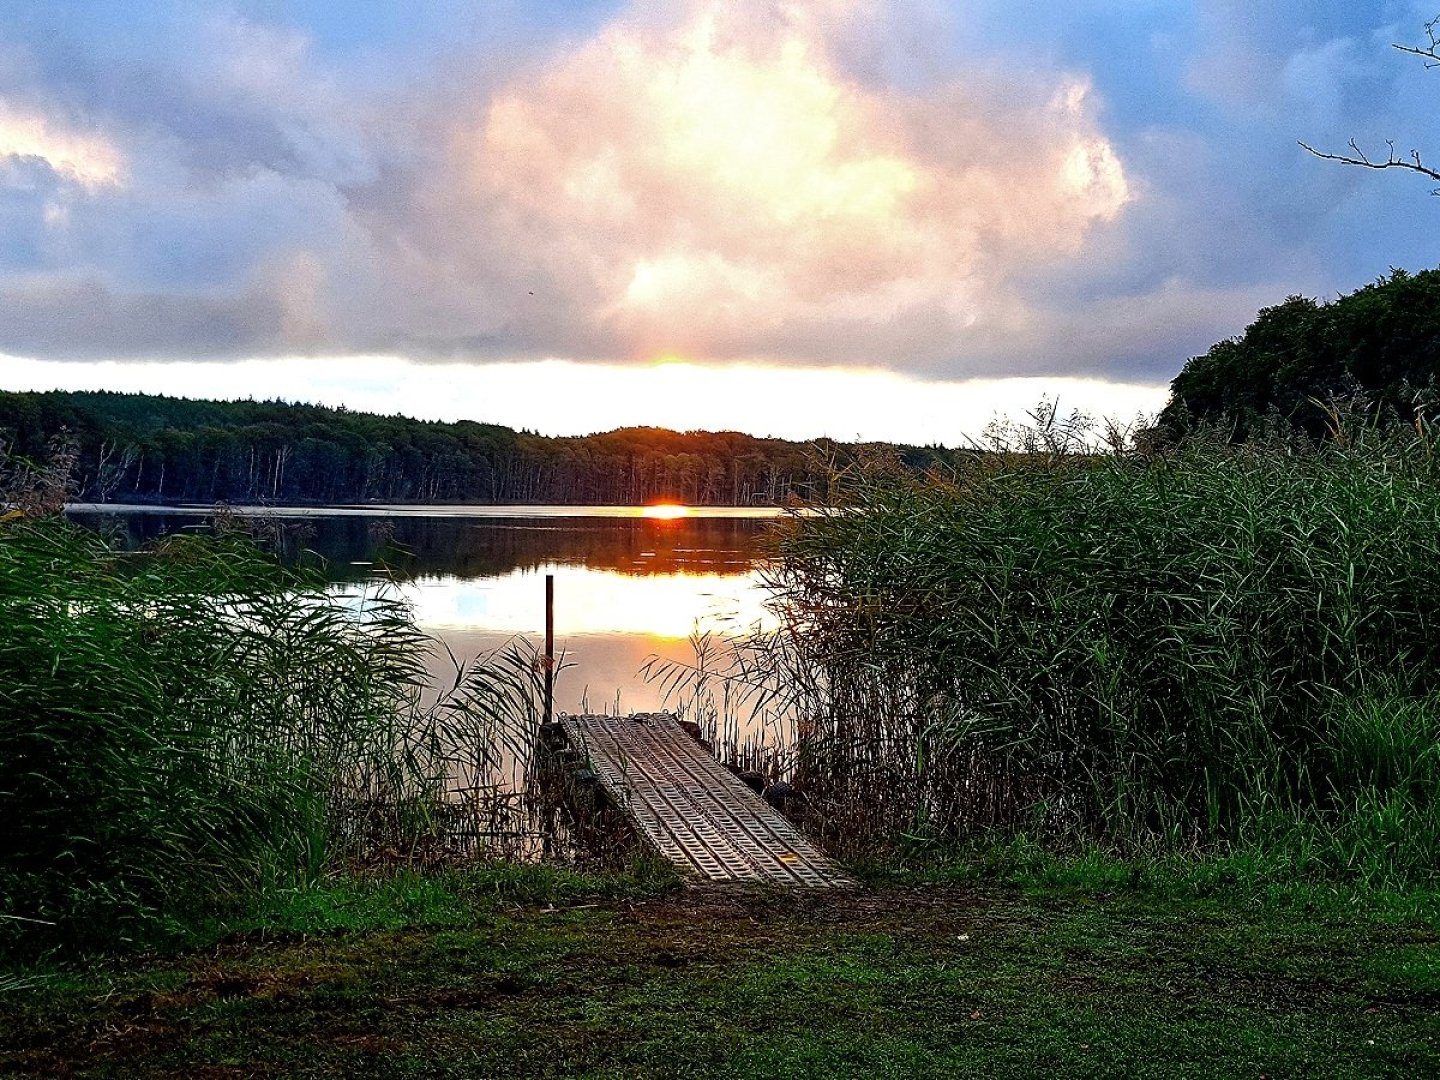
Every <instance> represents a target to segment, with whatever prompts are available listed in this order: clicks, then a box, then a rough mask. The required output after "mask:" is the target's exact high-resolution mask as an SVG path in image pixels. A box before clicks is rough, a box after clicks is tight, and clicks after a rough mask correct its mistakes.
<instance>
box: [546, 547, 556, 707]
mask: <svg viewBox="0 0 1440 1080" xmlns="http://www.w3.org/2000/svg"><path fill="white" fill-rule="evenodd" d="M553 719H555V575H554V574H546V575H545V723H547V724H548V723H550V721H552V720H553Z"/></svg>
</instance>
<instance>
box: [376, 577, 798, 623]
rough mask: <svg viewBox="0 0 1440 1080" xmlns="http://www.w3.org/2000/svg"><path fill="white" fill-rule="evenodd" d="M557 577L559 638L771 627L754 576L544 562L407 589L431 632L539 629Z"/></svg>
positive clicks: (434, 580) (427, 582) (442, 579)
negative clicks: (550, 578)
mask: <svg viewBox="0 0 1440 1080" xmlns="http://www.w3.org/2000/svg"><path fill="white" fill-rule="evenodd" d="M547 573H552V574H554V575H555V633H556V634H557V635H558V636H559V637H561V638H564V637H565V636H566V635H571V634H643V635H646V636H648V637H653V638H670V639H681V638H687V637H689V636H690V635H691V634H692V633H693V632H695V630H696V629H697V628H698V629H699V630H701V631H704V630H715V631H721V632H724V631H734V630H736V629H749V628H751V627H754V626H757V625H759V626H761V627H767V628H768V627H771V626H773V625H774V618H773V616H771V614H770V613H769V612H768V611H767V610H766V608H765V605H764V603H763V601H762V597H761V593H760V590H759V588H758V576H757V575H756V574H755V572H754V571H750V572H748V573H743V574H710V573H700V574H689V573H679V574H663V573H662V574H648V575H644V576H638V575H635V574H627V573H621V572H619V571H616V570H597V569H592V568H590V567H585V566H574V565H565V564H560V563H551V564H546V565H543V566H540V567H537V568H535V569H533V570H531V569H526V570H513V571H511V572H510V573H508V574H503V575H501V576H499V577H492V578H473V579H468V580H467V579H464V578H458V577H451V576H446V577H438V578H428V579H425V580H422V581H416V582H411V583H409V584H407V585H405V586H404V590H405V593H406V595H407V597H408V598H409V599H410V600H411V602H412V603H413V604H414V610H415V617H416V619H417V620H418V621H419V623H420V625H421V626H423V627H425V628H427V629H434V630H446V631H448V630H473V631H480V632H485V633H503V634H519V633H531V632H534V631H535V629H536V628H537V627H538V626H541V625H543V624H544V611H545V608H544V600H545V575H546V574H547Z"/></svg>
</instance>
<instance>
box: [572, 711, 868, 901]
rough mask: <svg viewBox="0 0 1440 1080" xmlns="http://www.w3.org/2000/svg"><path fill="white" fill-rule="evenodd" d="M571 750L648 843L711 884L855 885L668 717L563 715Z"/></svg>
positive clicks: (666, 714)
mask: <svg viewBox="0 0 1440 1080" xmlns="http://www.w3.org/2000/svg"><path fill="white" fill-rule="evenodd" d="M556 724H557V726H559V727H560V728H561V729H562V730H563V732H564V736H565V741H566V743H568V745H569V747H570V749H571V751H573V752H574V753H575V754H576V755H578V756H579V757H580V758H581V759H582V760H583V761H584V763H585V766H584V767H585V768H588V769H589V770H590V772H592V773H593V774H594V777H595V780H596V781H597V782H598V783H599V784H600V786H601V787H602V788H603V789H604V791H605V793H606V795H607V796H608V797H609V798H610V800H611V801H612V802H613V803H614V804H615V805H616V806H617V807H618V808H619V809H620V811H621V812H622V813H623V814H624V815H625V816H626V817H627V818H628V819H629V821H630V822H631V824H632V825H633V826H634V827H635V829H636V831H638V832H639V833H640V834H641V835H642V836H643V837H644V838H645V839H646V840H648V841H649V842H650V844H651V845H653V846H654V848H655V849H656V850H657V851H658V852H659V853H660V854H661V855H662V856H664V857H665V858H667V859H669V860H670V861H671V862H672V863H674V864H675V865H676V866H677V867H679V868H680V869H681V870H684V871H688V872H691V873H695V874H699V875H700V876H702V877H705V878H709V879H710V880H712V881H749V882H766V883H769V884H772V885H785V886H792V887H804V888H847V887H852V886H853V885H854V882H853V881H851V879H850V878H848V877H847V876H846V875H845V874H844V872H843V871H842V870H841V869H840V868H839V867H838V866H837V865H836V864H835V863H834V862H833V861H832V860H830V859H829V858H828V857H827V856H826V855H825V854H824V853H823V852H821V851H820V849H819V848H817V847H816V846H815V845H814V844H812V843H811V842H810V841H809V840H807V839H806V838H805V837H804V835H802V834H801V832H800V830H799V829H797V828H796V827H795V826H794V825H793V824H792V823H791V822H790V821H789V820H788V819H787V818H786V817H785V816H784V815H783V814H781V813H780V812H779V811H778V810H776V809H775V808H774V807H772V806H771V805H769V804H768V803H767V802H766V801H765V800H764V799H763V798H761V796H760V795H758V794H757V793H756V792H755V791H754V790H752V789H751V788H750V787H748V786H746V785H745V783H744V782H742V781H741V780H740V779H739V778H738V777H737V776H735V775H734V774H733V773H732V772H730V770H729V769H727V768H726V767H725V766H723V765H721V764H720V762H718V761H716V760H715V758H714V757H713V756H712V755H711V754H710V753H709V751H708V750H707V749H706V748H705V747H704V746H703V745H702V744H701V742H700V740H699V739H698V738H697V737H695V735H694V734H692V733H691V732H690V731H688V730H687V729H686V728H685V727H684V726H682V725H681V724H680V723H678V722H677V721H676V720H675V718H674V717H673V716H671V715H670V714H668V713H645V714H640V715H635V716H561V717H560V718H559V719H558V720H557V722H556Z"/></svg>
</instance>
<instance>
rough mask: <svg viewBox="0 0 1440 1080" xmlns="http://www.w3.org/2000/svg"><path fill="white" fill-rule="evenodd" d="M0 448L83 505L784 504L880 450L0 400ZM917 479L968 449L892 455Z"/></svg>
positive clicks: (217, 404)
mask: <svg viewBox="0 0 1440 1080" xmlns="http://www.w3.org/2000/svg"><path fill="white" fill-rule="evenodd" d="M0 448H3V449H5V450H7V451H8V452H9V453H11V454H14V455H16V456H18V457H20V458H25V459H28V460H31V461H36V462H41V461H46V460H48V459H51V458H53V457H54V456H55V455H57V454H63V455H65V456H67V458H69V459H70V460H71V461H72V462H73V474H72V475H73V477H74V482H75V496H76V498H78V499H79V500H81V501H86V502H129V503H167V504H171V503H215V502H228V503H274V504H279V503H287V504H300V505H305V504H314V505H324V504H337V503H341V504H344V503H477V504H523V503H531V504H575V505H610V504H616V505H631V504H642V503H648V502H654V501H658V500H673V501H677V502H682V503H686V504H688V505H693V506H751V505H783V504H785V503H786V502H788V501H790V500H792V499H796V498H812V497H816V496H820V497H823V496H824V494H825V491H824V484H825V483H826V482H827V478H828V477H829V476H830V475H831V473H832V469H831V466H832V465H834V464H835V463H837V462H843V461H846V460H849V459H853V458H854V457H856V456H864V455H865V454H866V453H867V452H869V451H873V449H874V448H867V447H864V446H860V445H855V444H842V443H834V442H830V441H828V440H822V441H819V442H816V443H798V442H789V441H786V440H783V439H762V438H755V437H753V436H750V435H744V434H740V433H738V432H686V433H680V432H674V431H668V430H666V429H664V428H653V427H645V428H624V429H620V430H617V431H609V432H605V433H602V434H595V435H584V436H574V437H564V438H551V437H546V436H542V435H536V434H533V433H530V432H523V431H515V430H514V429H512V428H508V427H502V426H500V425H496V424H483V423H476V422H473V421H469V420H462V421H460V422H458V423H438V422H431V421H423V420H412V419H408V418H405V417H400V416H378V415H374V414H370V413H361V412H352V411H349V410H347V409H344V408H339V409H330V408H324V407H321V406H317V405H303V404H291V403H286V402H281V401H236V402H221V401H191V400H186V399H182V398H172V397H164V396H154V395H147V394H120V393H109V392H81V393H69V392H60V391H55V392H49V393H6V392H0ZM894 449H895V451H896V452H897V453H898V454H899V456H900V459H901V461H902V462H903V463H904V465H905V466H906V467H908V468H910V469H913V470H915V471H917V472H924V471H926V470H928V469H931V468H934V467H937V466H944V465H946V464H947V463H953V462H954V460H955V459H956V458H957V456H959V455H961V454H963V453H964V451H953V450H945V449H942V448H939V447H914V446H902V447H897V448H894Z"/></svg>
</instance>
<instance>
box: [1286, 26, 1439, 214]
mask: <svg viewBox="0 0 1440 1080" xmlns="http://www.w3.org/2000/svg"><path fill="white" fill-rule="evenodd" d="M1425 36H1426V38H1427V39H1428V41H1427V42H1426V43H1425V44H1421V45H1400V44H1395V43H1392V45H1391V46H1390V47H1391V48H1392V49H1396V50H1398V51H1399V52H1402V53H1409V54H1410V55H1411V56H1418V57H1420V59H1421V60H1422V61H1424V63H1425V67H1426V68H1427V69H1429V68H1433V67H1440V15H1437V16H1436V17H1435V18H1433V19H1431V20H1430V21H1429V22H1428V23H1426V24H1425ZM1300 145H1301V146H1303V147H1304V148H1305V149H1306V150H1307V151H1309V152H1310V153H1312V154H1314V155H1315V156H1316V157H1318V158H1324V159H1325V160H1326V161H1338V162H1340V163H1341V164H1344V165H1356V166H1359V167H1360V168H1362V169H1401V170H1403V171H1406V172H1413V173H1419V174H1420V175H1421V176H1424V177H1428V178H1429V179H1431V180H1435V181H1437V182H1440V170H1436V169H1434V168H1431V167H1430V166H1429V165H1426V164H1425V161H1424V159H1423V158H1422V157H1421V156H1420V151H1419V150H1411V151H1410V153H1409V154H1406V155H1400V154H1397V153H1396V152H1395V142H1394V140H1393V139H1387V140H1386V142H1385V145H1386V147H1387V148H1388V149H1387V151H1386V154H1385V156H1384V157H1383V158H1378V157H1374V156H1372V155H1370V154H1368V153H1366V152H1365V151H1364V150H1362V149H1361V148H1360V145H1359V143H1357V142H1356V141H1355V140H1354V139H1351V140H1350V153H1348V154H1331V153H1326V152H1325V151H1323V150H1317V149H1316V148H1315V147H1313V146H1311V145H1310V144H1309V143H1307V142H1301V143H1300ZM1430 194H1432V195H1440V188H1435V189H1434V190H1432V191H1431V192H1430Z"/></svg>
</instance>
